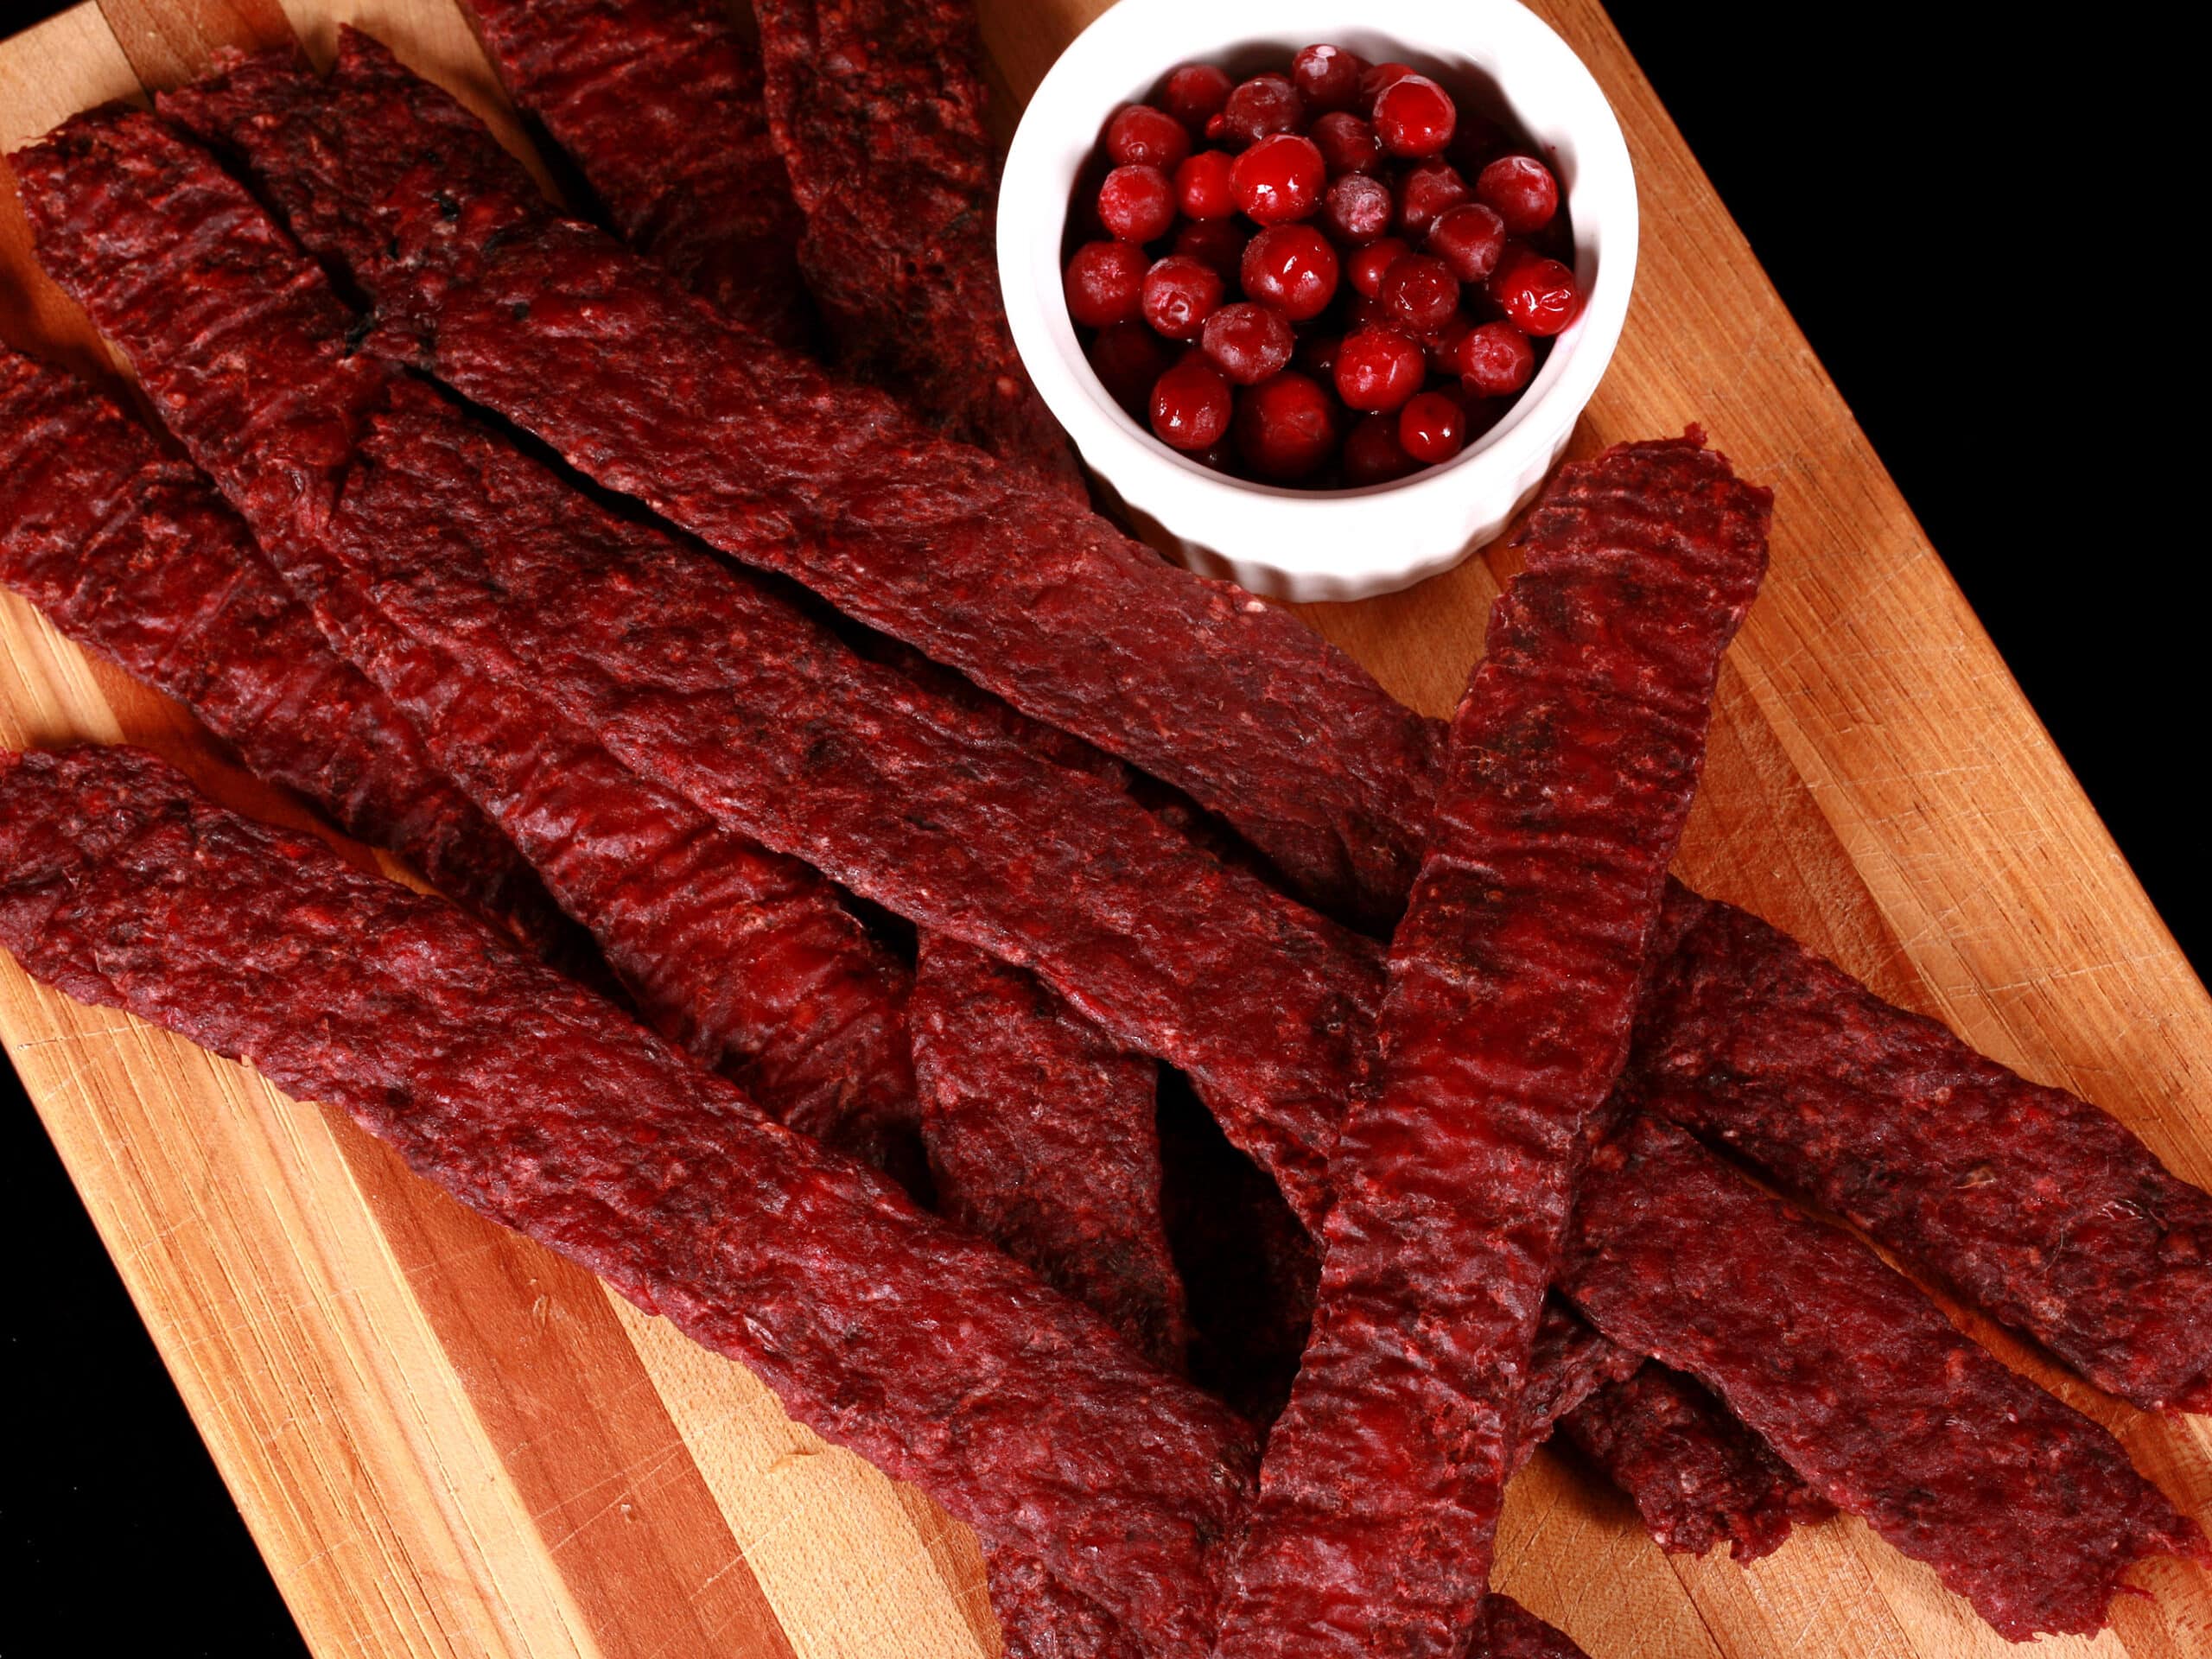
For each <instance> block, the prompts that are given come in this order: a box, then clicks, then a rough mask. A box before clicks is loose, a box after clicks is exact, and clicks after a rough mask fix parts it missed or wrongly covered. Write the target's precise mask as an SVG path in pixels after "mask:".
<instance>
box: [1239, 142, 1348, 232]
mask: <svg viewBox="0 0 2212 1659" xmlns="http://www.w3.org/2000/svg"><path fill="white" fill-rule="evenodd" d="M1328 176H1329V174H1328V168H1327V167H1326V165H1325V163H1324V162H1322V160H1321V152H1320V150H1319V149H1318V148H1317V147H1316V146H1315V144H1314V143H1313V140H1312V139H1311V138H1306V137H1300V135H1298V134H1297V133H1294V132H1274V133H1269V134H1268V136H1267V137H1264V138H1262V139H1261V140H1260V141H1259V142H1258V143H1255V144H1253V145H1252V146H1251V147H1250V148H1249V149H1245V150H1244V151H1243V153H1242V154H1240V155H1239V156H1237V157H1236V161H1235V162H1233V163H1231V166H1230V177H1231V178H1232V179H1233V180H1234V181H1235V183H1236V205H1237V206H1238V207H1242V208H1243V210H1244V214H1245V217H1246V218H1248V219H1251V220H1252V221H1253V222H1254V223H1255V224H1260V225H1287V224H1288V223H1289V222H1290V221H1291V220H1293V219H1306V218H1310V217H1311V216H1312V214H1313V210H1314V209H1315V208H1316V207H1319V206H1320V205H1321V191H1322V188H1323V187H1324V186H1325V184H1326V182H1327V181H1328Z"/></svg>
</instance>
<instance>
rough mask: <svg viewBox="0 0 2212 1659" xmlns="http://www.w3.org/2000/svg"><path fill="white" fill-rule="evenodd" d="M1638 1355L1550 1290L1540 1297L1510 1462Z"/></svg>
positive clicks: (1636, 1365)
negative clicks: (1542, 1303) (1525, 1383)
mask: <svg viewBox="0 0 2212 1659" xmlns="http://www.w3.org/2000/svg"><path fill="white" fill-rule="evenodd" d="M1643 1364H1644V1359H1643V1355H1641V1354H1639V1353H1635V1352H1633V1351H1630V1350H1629V1349H1626V1348H1624V1347H1622V1346H1621V1345H1620V1344H1618V1343H1617V1342H1615V1341H1614V1340H1613V1339H1612V1338H1611V1337H1608V1336H1606V1335H1605V1333H1604V1332H1601V1331H1599V1330H1598V1329H1597V1328H1596V1327H1595V1326H1593V1325H1591V1324H1590V1323H1589V1322H1588V1321H1587V1320H1586V1319H1583V1318H1582V1316H1581V1315H1580V1314H1579V1313H1575V1312H1574V1310H1573V1309H1572V1308H1571V1307H1569V1306H1567V1304H1566V1303H1564V1302H1562V1301H1560V1299H1559V1298H1558V1297H1557V1296H1556V1295H1551V1296H1547V1297H1546V1298H1545V1299H1544V1309H1543V1313H1541V1315H1539V1316H1538V1318H1537V1320H1536V1337H1535V1343H1534V1344H1532V1345H1531V1347H1530V1350H1529V1383H1528V1386H1527V1387H1526V1388H1524V1389H1522V1391H1521V1414H1520V1420H1519V1423H1518V1427H1516V1431H1515V1439H1514V1452H1513V1454H1512V1462H1511V1465H1510V1466H1511V1467H1512V1468H1514V1469H1516V1470H1517V1469H1519V1468H1520V1467H1521V1465H1523V1464H1525V1463H1526V1462H1528V1460H1529V1459H1530V1458H1531V1457H1533V1456H1535V1451H1536V1448H1537V1447H1538V1446H1541V1445H1542V1444H1543V1443H1544V1442H1545V1441H1546V1440H1548V1439H1550V1438H1551V1433H1552V1429H1553V1428H1554V1426H1556V1425H1557V1424H1559V1423H1560V1422H1561V1421H1564V1420H1566V1419H1567V1418H1568V1417H1569V1416H1571V1415H1572V1414H1574V1413H1575V1412H1576V1411H1578V1410H1579V1409H1580V1408H1581V1406H1582V1404H1583V1402H1585V1401H1586V1400H1588V1399H1589V1398H1590V1397H1591V1396H1592V1395H1594V1394H1596V1393H1598V1392H1599V1390H1601V1389H1605V1388H1607V1387H1608V1386H1609V1385H1611V1384H1614V1383H1619V1382H1621V1381H1623V1380H1624V1378H1627V1377H1630V1376H1635V1375H1636V1373H1637V1371H1639V1370H1642V1369H1643Z"/></svg>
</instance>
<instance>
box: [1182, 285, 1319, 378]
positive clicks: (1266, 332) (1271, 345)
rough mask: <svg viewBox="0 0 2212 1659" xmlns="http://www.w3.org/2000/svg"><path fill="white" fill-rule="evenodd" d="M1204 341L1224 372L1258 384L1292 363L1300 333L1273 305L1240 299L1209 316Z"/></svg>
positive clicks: (1209, 355)
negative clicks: (1292, 354) (1294, 329)
mask: <svg viewBox="0 0 2212 1659" xmlns="http://www.w3.org/2000/svg"><path fill="white" fill-rule="evenodd" d="M1201 343H1202V344H1203V345H1204V346H1205V353H1206V355H1207V356H1208V357H1210V358H1211V359H1213V365H1214V366H1215V367H1216V368H1217V369H1219V370H1220V371H1221V372H1222V373H1223V374H1224V375H1226V376H1227V377H1228V378H1230V380H1233V381H1234V382H1236V385H1240V386H1255V385H1259V384H1260V382H1261V381H1262V380H1264V379H1266V378H1268V376H1269V375H1273V374H1280V373H1281V372H1282V371H1283V370H1284V369H1285V368H1287V367H1288V366H1289V364H1290V354H1291V352H1292V351H1293V350H1294V347H1295V346H1296V344H1297V335H1296V334H1295V333H1294V332H1293V330H1292V328H1291V326H1290V319H1289V318H1288V317H1286V316H1285V315H1283V314H1282V313H1281V312H1280V311H1278V310H1276V309H1275V308H1274V307H1273V306H1271V305H1256V304H1255V303H1254V302H1251V301H1250V300H1239V301H1237V302H1236V303H1235V304H1233V305H1224V306H1223V307H1222V308H1220V309H1219V310H1217V311H1216V312H1215V313H1214V314H1213V315H1211V316H1210V317H1208V318H1207V319H1206V321H1205V334H1204V335H1203V338H1202V341H1201Z"/></svg>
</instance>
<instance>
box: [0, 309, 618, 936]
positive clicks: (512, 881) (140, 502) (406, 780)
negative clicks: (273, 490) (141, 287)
mask: <svg viewBox="0 0 2212 1659" xmlns="http://www.w3.org/2000/svg"><path fill="white" fill-rule="evenodd" d="M0 581H4V582H6V583H7V585H8V586H10V588H14V589H16V592H18V593H20V594H22V595H23V596H24V597H25V598H26V599H28V600H29V601H31V602H32V603H33V604H35V605H36V606H37V607H39V608H40V609H41V610H42V611H44V612H45V613H47V614H48V616H49V617H51V618H52V619H53V620H54V624H55V626H58V627H59V628H60V629H61V631H62V632H64V633H66V634H67V635H68V636H69V637H70V638H71V639H75V640H77V641H79V643H80V644H83V645H88V646H90V647H91V648H92V649H93V650H95V651H97V652H99V653H100V654H101V655H103V656H105V657H108V658H112V659H113V660H114V661H116V662H118V663H119V664H122V666H123V667H124V669H125V670H127V671H129V672H130V674H132V675H133V676H134V677H137V678H138V679H140V680H143V681H144V682H145V683H147V684H149V685H150V686H152V687H154V688H155V689H156V690H159V691H162V692H164V693H166V694H167V695H168V696H172V697H175V699H176V700H177V701H178V702H181V703H182V704H184V705H185V707H187V708H188V709H191V710H192V712H193V713H194V715H196V716H198V718H199V719H200V722H201V723H202V724H204V725H205V726H206V727H207V728H208V729H209V730H210V731H212V732H213V733H214V734H216V735H217V736H218V737H219V738H221V739H222V740H223V741H225V742H226V743H228V744H229V745H230V746H231V747H232V748H233V749H234V750H236V751H237V753H238V758H239V759H240V760H243V761H244V762H245V766H246V768H247V770H249V771H250V772H252V773H253V774H254V775H255V776H256V777H257V778H262V779H267V780H268V781H270V782H271V783H277V784H281V785H284V786H285V787H287V788H289V789H293V790H296V791H298V792H299V793H300V794H302V795H303V796H305V797H306V798H308V799H309V800H311V801H313V802H315V804H317V805H318V806H320V807H321V808H322V809H323V810H325V811H327V812H328V813H329V814H330V816H331V817H332V819H333V820H334V822H335V823H338V825H339V826H340V828H342V829H345V830H346V832H347V833H348V834H350V835H353V836H357V837H358V838H359V839H360V840H363V841H365V842H371V843H372V844H374V845H377V846H379V847H385V848H389V849H391V850H392V851H393V852H396V853H398V854H400V855H402V856H403V857H405V858H406V859H408V860H409V861H410V862H412V863H413V864H414V865H415V866H416V868H417V869H419V870H420V871H421V872H422V874H423V876H424V878H425V879H426V880H429V881H430V882H431V883H432V884H433V885H435V886H436V887H439V888H441V889H442V890H443V891H444V892H446V893H449V894H451V895H452V896H453V897H454V898H456V899H461V901H462V902H464V903H466V904H468V905H470V906H474V907H475V908H476V909H478V910H479V911H480V912H482V913H483V914H485V915H486V916H488V917H491V918H493V919H495V920H498V921H499V922H500V923H501V924H502V925H506V926H508V927H510V928H512V930H513V931H514V932H515V934H516V936H517V937H518V938H521V939H522V940H524V943H526V944H529V945H530V946H531V948H532V949H534V950H539V951H541V952H543V953H546V954H550V955H553V956H556V957H567V956H569V955H572V954H573V953H574V951H575V948H576V940H575V935H574V930H573V928H572V927H571V926H570V925H569V923H568V921H567V920H566V918H563V916H562V914H561V912H560V911H559V910H558V908H557V907H556V906H555V905H554V903H553V900H552V899H551V898H550V897H549V896H548V895H547V893H546V892H545V889H544V888H543V887H542V886H541V885H540V884H539V882H538V880H537V877H536V876H535V875H533V874H531V869H530V867H529V866H528V865H527V864H525V863H524V861H523V859H522V856H521V855H520V854H518V852H517V851H516V850H515V849H514V848H513V846H512V845H511V844H510V843H509V842H508V841H507V839H506V838H505V836H503V835H501V834H500V832H499V829H498V828H497V826H495V825H494V824H493V823H492V822H491V821H490V820H489V819H488V818H487V817H486V816H485V815H484V814H483V813H482V812H480V811H479V810H477V808H476V807H475V806H474V805H473V804H471V803H470V802H469V801H468V799H467V798H466V797H465V796H463V795H462V794H461V791H459V790H457V789H455V788H454V786H453V785H451V784H450V783H448V781H447V780H446V779H445V778H444V776H443V775H442V773H441V772H439V770H438V768H437V767H436V766H435V765H434V764H432V761H431V759H430V757H429V753H427V752H426V751H425V749H424V747H423V740H422V739H421V737H420V736H418V735H417V734H416V731H415V729H414V728H412V727H411V726H410V725H409V724H408V722H407V721H406V720H405V718H404V716H403V715H401V714H400V712H399V710H398V709H397V708H396V707H394V706H393V704H392V702H391V699H389V698H388V697H386V696H385V694H384V693H383V692H382V691H380V690H378V689H377V687H376V686H375V684H373V683H372V682H371V681H370V680H369V679H368V678H367V677H365V676H364V675H362V674H361V673H359V671H356V670H355V669H354V668H353V666H352V665H351V664H348V663H346V662H345V661H344V660H343V659H342V658H340V657H338V656H337V655H336V654H335V653H334V652H332V651H331V649H330V647H329V646H328V645H327V644H326V643H325V642H324V640H323V638H322V635H321V632H320V631H319V630H318V629H317V628H316V626H315V620H314V619H313V618H312V617H311V616H310V615H309V614H308V609H307V607H306V606H304V605H302V603H300V602H299V601H297V600H296V599H295V598H294V597H293V596H292V594H290V592H289V590H288V589H287V588H285V587H284V585H283V582H281V581H280V580H279V579H278V577H277V573H276V572H275V571H274V570H272V569H270V567H269V565H268V564H267V563H265V562H264V559H263V558H262V556H261V553H260V551H259V550H258V549H257V548H256V547H255V545H254V543H253V538H252V537H251V535H249V534H248V533H247V531H246V528H245V525H244V524H241V523H239V521H238V517H237V515H236V514H235V513H233V512H232V511H231V510H230V508H229V507H228V506H227V505H225V504H224V502H223V499H222V498H221V497H220V496H219V495H218V494H217V493H215V491H214V489H213V487H212V486H210V485H209V484H208V483H207V480H205V479H204V478H202V477H200V474H198V473H196V472H194V470H193V468H192V467H190V466H188V465H187V464H186V463H185V462H183V461H177V460H175V459H172V458H171V457H168V456H166V455H164V454H162V453H161V451H160V450H159V449H157V448H156V447H155V444H154V442H153V439H152V438H151V437H150V436H149V435H148V433H147V432H146V430H145V429H144V428H143V427H141V426H140V425H139V424H138V423H137V422H136V421H135V420H132V419H131V418H130V416H127V415H125V414H124V413H123V411H122V410H118V409H117V408H116V407H115V406H114V405H113V404H111V403H109V402H108V401H107V400H106V399H105V398H104V397H100V396H99V394H98V393H96V392H94V391H92V390H91V389H90V388H88V387H86V386H85V385H82V384H81V383H79V382H78V381H77V380H76V379H74V378H73V377H71V376H69V375H67V374H64V373H62V372H59V371H57V370H54V369H49V368H46V367H44V366H42V365H39V364H36V363H34V362H33V361H31V360H30V359H29V358H26V357H23V356H21V355H19V354H17V353H15V352H12V351H10V350H8V349H7V348H6V347H4V346H0Z"/></svg>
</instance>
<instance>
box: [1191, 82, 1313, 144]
mask: <svg viewBox="0 0 2212 1659" xmlns="http://www.w3.org/2000/svg"><path fill="white" fill-rule="evenodd" d="M1217 124H1218V125H1219V128H1220V130H1219V132H1218V133H1217V132H1216V131H1215V127H1216V125H1217ZM1305 124H1306V106H1305V104H1304V102H1303V101H1302V100H1301V99H1300V98H1299V96H1298V88H1296V87H1295V86H1292V85H1291V84H1290V80H1289V78H1288V77H1287V76H1284V75H1255V76H1253V77H1252V78H1251V79H1249V80H1243V81H1239V82H1238V83H1237V84H1236V90H1235V91H1234V92H1230V95H1229V102H1228V103H1226V104H1224V105H1223V106H1222V111H1221V113H1220V114H1219V115H1218V116H1217V117H1216V118H1214V120H1212V121H1209V122H1208V123H1207V124H1206V136H1207V137H1210V138H1211V137H1222V138H1226V139H1227V140H1229V141H1230V143H1236V144H1256V143H1259V142H1260V140H1261V139H1262V138H1264V137H1267V136H1268V134H1269V133H1274V132H1296V131H1297V130H1299V128H1300V127H1302V126H1304V125H1305Z"/></svg>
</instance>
